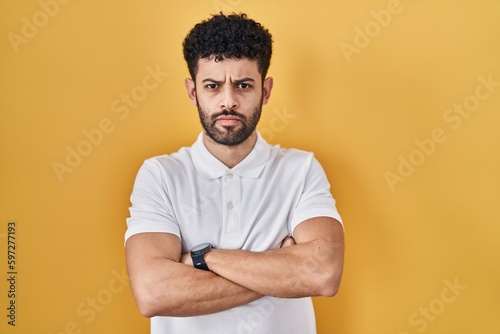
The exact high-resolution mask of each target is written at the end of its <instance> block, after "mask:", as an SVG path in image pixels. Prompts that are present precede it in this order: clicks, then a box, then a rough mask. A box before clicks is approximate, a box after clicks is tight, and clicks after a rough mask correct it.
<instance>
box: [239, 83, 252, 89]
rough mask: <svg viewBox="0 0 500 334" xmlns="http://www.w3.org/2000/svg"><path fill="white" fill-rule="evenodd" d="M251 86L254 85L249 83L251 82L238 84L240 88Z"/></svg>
mask: <svg viewBox="0 0 500 334" xmlns="http://www.w3.org/2000/svg"><path fill="white" fill-rule="evenodd" d="M250 87H252V86H250V85H249V84H247V83H239V84H238V88H240V89H248V88H250Z"/></svg>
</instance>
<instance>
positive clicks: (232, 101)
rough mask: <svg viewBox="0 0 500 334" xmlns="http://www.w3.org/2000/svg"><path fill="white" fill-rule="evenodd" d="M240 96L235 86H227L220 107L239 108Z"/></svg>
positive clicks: (224, 108)
mask: <svg viewBox="0 0 500 334" xmlns="http://www.w3.org/2000/svg"><path fill="white" fill-rule="evenodd" d="M238 106H239V103H238V97H237V94H236V92H235V91H234V88H233V87H225V88H224V90H223V92H222V96H221V102H220V108H221V109H222V110H231V109H236V108H238Z"/></svg>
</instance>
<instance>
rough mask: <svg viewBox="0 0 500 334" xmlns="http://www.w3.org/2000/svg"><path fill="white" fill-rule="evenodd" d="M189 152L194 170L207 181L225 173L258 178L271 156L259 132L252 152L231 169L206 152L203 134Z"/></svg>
mask: <svg viewBox="0 0 500 334" xmlns="http://www.w3.org/2000/svg"><path fill="white" fill-rule="evenodd" d="M191 152H192V159H193V164H194V166H195V168H196V170H197V171H198V172H199V173H201V174H202V175H204V176H205V177H207V178H209V179H216V178H219V177H222V176H224V175H226V174H227V173H235V174H238V175H239V176H241V177H247V178H254V179H255V178H258V177H259V175H260V173H261V172H262V170H263V169H264V167H265V166H266V163H267V161H268V160H269V156H270V155H271V149H270V147H269V144H268V143H267V142H266V141H265V140H264V138H262V136H261V135H260V133H259V132H257V141H256V142H255V146H254V147H253V149H252V151H250V153H249V154H248V155H247V156H246V157H245V159H243V161H241V162H240V163H239V164H238V165H236V166H234V167H233V168H229V167H227V166H226V165H224V163H222V162H221V161H220V160H219V159H217V158H216V157H215V156H213V155H212V153H210V152H209V151H208V149H207V148H206V146H205V144H204V143H203V133H200V134H199V135H198V139H197V140H196V142H195V143H194V144H193V146H191Z"/></svg>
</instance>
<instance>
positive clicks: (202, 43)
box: [182, 13, 272, 80]
mask: <svg viewBox="0 0 500 334" xmlns="http://www.w3.org/2000/svg"><path fill="white" fill-rule="evenodd" d="M182 45H183V48H184V59H186V62H187V65H188V69H189V73H190V74H191V78H192V79H193V80H194V79H195V78H196V73H197V71H198V60H199V59H201V58H208V59H210V58H211V57H215V61H222V60H223V59H224V58H238V59H239V58H248V59H252V60H256V61H257V64H258V67H259V72H260V74H261V75H262V80H264V79H265V77H266V74H267V70H268V69H269V65H270V63H271V54H272V36H271V34H270V33H269V31H268V30H267V29H265V28H264V27H263V26H262V25H261V24H260V23H258V22H255V21H254V20H252V19H249V18H248V17H247V15H246V14H243V13H241V14H231V15H227V16H226V15H224V14H222V13H220V14H217V15H213V16H212V17H211V18H210V19H208V20H205V21H203V22H201V23H198V24H197V25H195V26H194V28H193V29H192V30H191V31H190V32H189V34H188V35H187V37H186V38H185V40H184V43H183V44H182Z"/></svg>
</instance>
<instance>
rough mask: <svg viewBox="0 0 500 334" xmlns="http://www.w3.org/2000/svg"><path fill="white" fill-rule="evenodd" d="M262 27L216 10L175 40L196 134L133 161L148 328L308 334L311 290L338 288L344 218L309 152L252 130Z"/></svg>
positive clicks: (138, 292) (259, 95)
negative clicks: (189, 141)
mask: <svg viewBox="0 0 500 334" xmlns="http://www.w3.org/2000/svg"><path fill="white" fill-rule="evenodd" d="M271 53H272V40H271V35H270V33H269V32H268V31H267V30H266V29H265V28H263V27H262V26H261V25H260V24H259V23H256V22H255V21H253V20H251V19H249V18H247V16H246V15H245V14H241V15H236V14H233V15H229V16H226V15H223V14H220V15H215V16H213V17H212V18H210V19H209V20H206V21H204V22H202V23H200V24H197V25H196V26H195V27H194V28H193V29H192V30H191V32H190V33H189V35H188V36H187V37H186V39H185V41H184V56H185V59H186V61H187V64H188V68H189V71H190V74H191V78H190V79H186V81H185V86H186V89H187V93H188V96H189V99H190V100H191V102H192V103H193V104H194V105H195V106H197V108H198V111H199V115H200V120H201V123H202V126H203V131H202V132H201V133H200V135H199V137H198V139H197V141H196V142H195V143H194V144H193V145H192V146H191V147H187V148H181V149H180V150H179V151H178V152H176V153H173V154H171V155H164V156H159V157H155V158H152V159H148V160H146V161H145V162H144V164H143V166H142V167H141V169H140V170H139V173H138V175H137V179H136V182H135V185H134V189H133V193H132V196H131V202H132V206H131V208H130V213H131V216H130V218H128V219H127V224H128V230H127V232H126V236H125V238H126V257H127V266H128V270H129V276H130V282H131V287H132V291H133V294H134V297H135V299H136V302H137V305H138V307H139V310H140V312H141V313H142V314H143V315H144V316H146V317H151V333H153V334H160V333H165V334H166V333H168V334H175V333H181V334H186V333H187V334H192V333H214V334H221V333H231V334H233V333H273V334H276V333H287V334H290V333H297V334H307V333H315V332H316V329H315V318H314V310H313V306H312V301H311V298H310V296H333V295H335V294H336V293H337V290H338V287H339V284H340V278H341V275H342V266H343V252H344V240H343V226H342V224H341V219H340V216H339V214H338V213H337V210H336V208H335V201H334V200H333V198H332V196H331V194H330V186H329V184H328V181H327V179H326V176H325V173H324V172H323V170H322V168H321V166H320V165H319V163H318V162H317V161H316V159H315V158H314V156H313V154H312V153H308V152H303V151H299V150H293V149H288V150H287V149H282V148H280V147H279V146H271V145H269V144H267V143H266V142H265V141H264V139H263V138H262V137H261V136H260V134H259V133H258V132H257V131H256V126H257V123H258V121H259V117H260V114H261V109H262V105H263V104H266V103H267V102H268V101H269V97H270V95H271V90H272V87H273V79H272V78H270V77H269V78H266V73H267V70H268V67H269V64H270V59H271Z"/></svg>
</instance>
